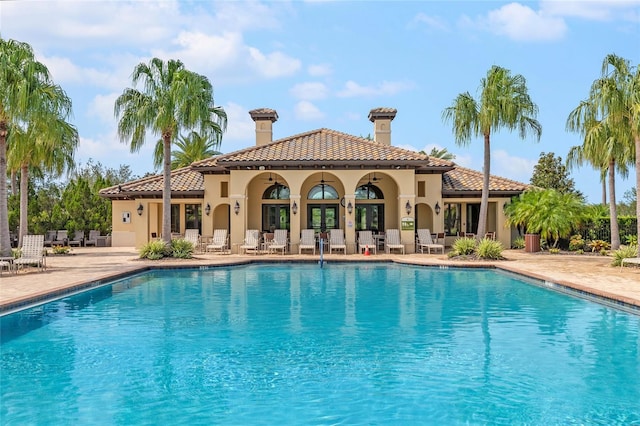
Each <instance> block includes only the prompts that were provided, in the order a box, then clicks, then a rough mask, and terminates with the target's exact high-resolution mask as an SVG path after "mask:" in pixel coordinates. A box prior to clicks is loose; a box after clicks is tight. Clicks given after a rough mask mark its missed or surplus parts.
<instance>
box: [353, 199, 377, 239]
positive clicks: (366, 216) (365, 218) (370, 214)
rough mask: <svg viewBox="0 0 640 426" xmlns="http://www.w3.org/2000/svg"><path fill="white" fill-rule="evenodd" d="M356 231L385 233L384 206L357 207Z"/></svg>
mask: <svg viewBox="0 0 640 426" xmlns="http://www.w3.org/2000/svg"><path fill="white" fill-rule="evenodd" d="M355 218H356V231H365V230H366V231H368V230H371V231H374V232H376V231H384V204H361V205H357V206H356V216H355Z"/></svg>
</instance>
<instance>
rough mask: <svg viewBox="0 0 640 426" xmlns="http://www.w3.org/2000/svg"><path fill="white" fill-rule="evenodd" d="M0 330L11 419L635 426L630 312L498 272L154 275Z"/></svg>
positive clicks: (363, 267) (310, 269)
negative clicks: (631, 425) (633, 425)
mask: <svg viewBox="0 0 640 426" xmlns="http://www.w3.org/2000/svg"><path fill="white" fill-rule="evenodd" d="M1 326H2V329H1V332H2V334H1V339H2V341H1V347H0V348H1V364H0V367H1V369H0V392H1V395H0V396H1V402H0V404H1V411H0V420H1V422H0V423H2V424H4V425H10V424H16V425H22V424H43V425H54V424H56V425H57V424H74V425H75V424H87V425H88V424H120V425H137V424H150V425H151V424H155V425H159V424H167V425H169V424H170V425H180V424H184V425H197V424H203V425H209V424H242V425H249V424H265V425H280V424H349V425H351V424H409V423H412V424H417V423H419V424H439V425H440V424H505V425H512V424H536V425H541V424H544V425H551V424H562V425H566V424H602V425H615V424H620V425H629V424H640V317H638V316H635V315H632V314H629V313H625V312H622V311H617V310H615V309H611V308H609V307H605V306H603V305H599V304H595V303H591V302H588V301H585V300H582V299H577V298H573V297H570V296H567V295H564V294H560V293H556V292H552V291H549V290H547V289H544V288H540V287H537V286H534V285H531V284H528V283H525V282H522V281H519V280H516V279H513V278H512V277H511V276H508V275H505V274H501V273H499V272H495V271H488V270H480V271H476V270H456V269H451V270H439V269H432V268H422V267H413V266H402V265H388V264H385V265H381V264H329V265H325V267H324V268H323V269H320V268H319V267H318V266H317V265H284V264H282V265H280V264H275V265H272V264H268V265H267V264H261V265H251V266H242V267H229V268H213V269H208V270H202V271H200V270H172V271H156V272H150V273H146V274H142V275H137V276H134V277H131V278H128V279H124V280H120V281H118V282H115V283H114V284H112V285H107V286H103V287H101V288H99V289H96V290H93V291H90V292H86V293H83V294H79V295H75V296H72V297H68V298H65V299H61V300H58V301H55V302H52V303H49V304H46V305H42V306H39V307H35V308H32V309H29V310H25V311H22V312H19V313H15V314H10V315H6V316H4V317H2V318H1Z"/></svg>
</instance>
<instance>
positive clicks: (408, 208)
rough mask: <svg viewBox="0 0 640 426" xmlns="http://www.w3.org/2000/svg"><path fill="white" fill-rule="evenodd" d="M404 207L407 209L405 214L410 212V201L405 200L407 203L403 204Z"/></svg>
mask: <svg viewBox="0 0 640 426" xmlns="http://www.w3.org/2000/svg"><path fill="white" fill-rule="evenodd" d="M404 208H405V209H406V210H407V214H411V203H410V202H409V200H407V204H405V205H404Z"/></svg>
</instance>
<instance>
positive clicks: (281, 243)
mask: <svg viewBox="0 0 640 426" xmlns="http://www.w3.org/2000/svg"><path fill="white" fill-rule="evenodd" d="M288 245H289V241H288V238H287V230H286V229H276V230H275V231H274V233H273V241H272V242H271V243H270V244H269V247H268V248H269V251H270V252H271V251H274V252H275V251H278V250H282V254H285V253H286V251H287V246H288Z"/></svg>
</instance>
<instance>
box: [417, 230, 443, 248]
mask: <svg viewBox="0 0 640 426" xmlns="http://www.w3.org/2000/svg"><path fill="white" fill-rule="evenodd" d="M417 246H418V249H420V253H424V249H425V247H426V249H427V253H429V254H430V253H431V250H432V249H433V250H434V251H436V253H437V250H442V253H444V244H437V243H434V242H433V239H432V238H431V231H430V230H429V229H426V228H424V229H418V242H417Z"/></svg>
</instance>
